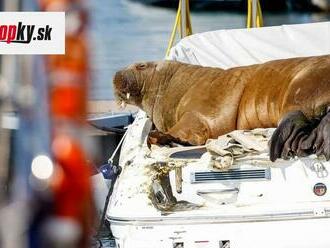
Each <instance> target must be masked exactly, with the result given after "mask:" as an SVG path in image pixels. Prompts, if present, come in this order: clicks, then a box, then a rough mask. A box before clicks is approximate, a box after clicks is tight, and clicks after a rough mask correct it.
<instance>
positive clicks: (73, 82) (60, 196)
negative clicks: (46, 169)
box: [39, 0, 94, 248]
mask: <svg viewBox="0 0 330 248" xmlns="http://www.w3.org/2000/svg"><path fill="white" fill-rule="evenodd" d="M39 2H40V6H41V8H42V10H45V11H66V16H68V15H70V13H71V14H72V13H75V14H76V13H78V15H73V16H74V17H75V18H79V23H80V25H79V27H78V28H75V29H73V30H71V33H67V34H66V38H65V42H66V53H65V55H51V56H47V60H46V61H47V71H48V75H49V83H50V87H49V92H50V108H51V109H50V113H51V120H52V125H53V138H52V152H53V155H54V159H55V164H56V173H55V176H54V181H53V183H52V189H53V193H54V202H55V206H54V213H53V214H54V217H55V218H56V217H59V218H61V219H63V218H68V219H70V220H74V221H75V222H77V223H79V225H80V227H81V230H82V231H83V232H82V235H81V237H80V241H79V244H77V247H79V248H80V247H88V241H89V236H90V234H91V232H92V230H91V228H92V221H93V206H94V205H93V201H92V190H91V181H90V175H91V168H90V166H89V164H88V162H87V161H88V155H87V153H86V149H85V147H84V145H83V142H82V141H83V136H84V127H85V122H86V111H87V110H86V106H87V89H88V83H89V66H88V46H87V39H86V35H85V28H86V25H85V24H86V20H87V18H86V16H87V14H86V13H87V12H86V10H85V9H84V8H83V7H82V5H81V2H80V1H77V0H76V1H74V0H71V1H70V0H40V1H39ZM67 24H68V25H70V23H67Z"/></svg>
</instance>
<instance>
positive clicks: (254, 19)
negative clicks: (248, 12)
mask: <svg viewBox="0 0 330 248" xmlns="http://www.w3.org/2000/svg"><path fill="white" fill-rule="evenodd" d="M257 1H258V0H252V27H253V28H255V27H257V9H258V5H257Z"/></svg>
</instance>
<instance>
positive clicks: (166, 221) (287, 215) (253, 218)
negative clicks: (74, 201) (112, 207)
mask: <svg viewBox="0 0 330 248" xmlns="http://www.w3.org/2000/svg"><path fill="white" fill-rule="evenodd" d="M329 217H330V210H329V209H325V215H324V216H317V215H315V213H314V211H313V210H305V211H300V212H283V213H274V214H260V215H236V216H228V215H227V216H226V215H224V216H221V215H218V216H176V217H174V216H173V217H171V216H164V217H158V218H157V217H134V218H131V217H113V216H107V220H108V221H109V222H110V223H111V224H116V225H173V224H180V225H184V224H216V223H219V224H221V223H224V224H225V223H243V222H267V221H287V220H303V219H323V218H329Z"/></svg>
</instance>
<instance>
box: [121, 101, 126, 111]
mask: <svg viewBox="0 0 330 248" xmlns="http://www.w3.org/2000/svg"><path fill="white" fill-rule="evenodd" d="M120 108H122V109H124V108H126V102H124V101H121V104H120Z"/></svg>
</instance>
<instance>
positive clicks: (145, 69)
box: [113, 61, 168, 107]
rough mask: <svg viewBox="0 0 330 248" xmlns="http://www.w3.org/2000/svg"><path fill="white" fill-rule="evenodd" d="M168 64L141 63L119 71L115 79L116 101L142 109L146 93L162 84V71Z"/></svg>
mask: <svg viewBox="0 0 330 248" xmlns="http://www.w3.org/2000/svg"><path fill="white" fill-rule="evenodd" d="M167 63H168V62H166V61H160V62H140V63H135V64H132V65H130V66H128V67H126V68H124V69H122V70H120V71H118V72H117V73H116V74H115V76H114V79H113V86H114V93H115V97H116V99H117V100H118V101H119V102H121V103H122V104H126V103H128V104H133V105H137V106H139V107H142V106H141V105H142V101H143V97H144V95H145V93H146V92H147V91H150V90H151V88H152V89H156V88H157V87H158V84H159V83H161V82H160V81H161V80H160V78H161V77H159V75H160V74H161V73H160V71H161V70H162V69H163V67H165V65H166V64H167Z"/></svg>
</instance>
